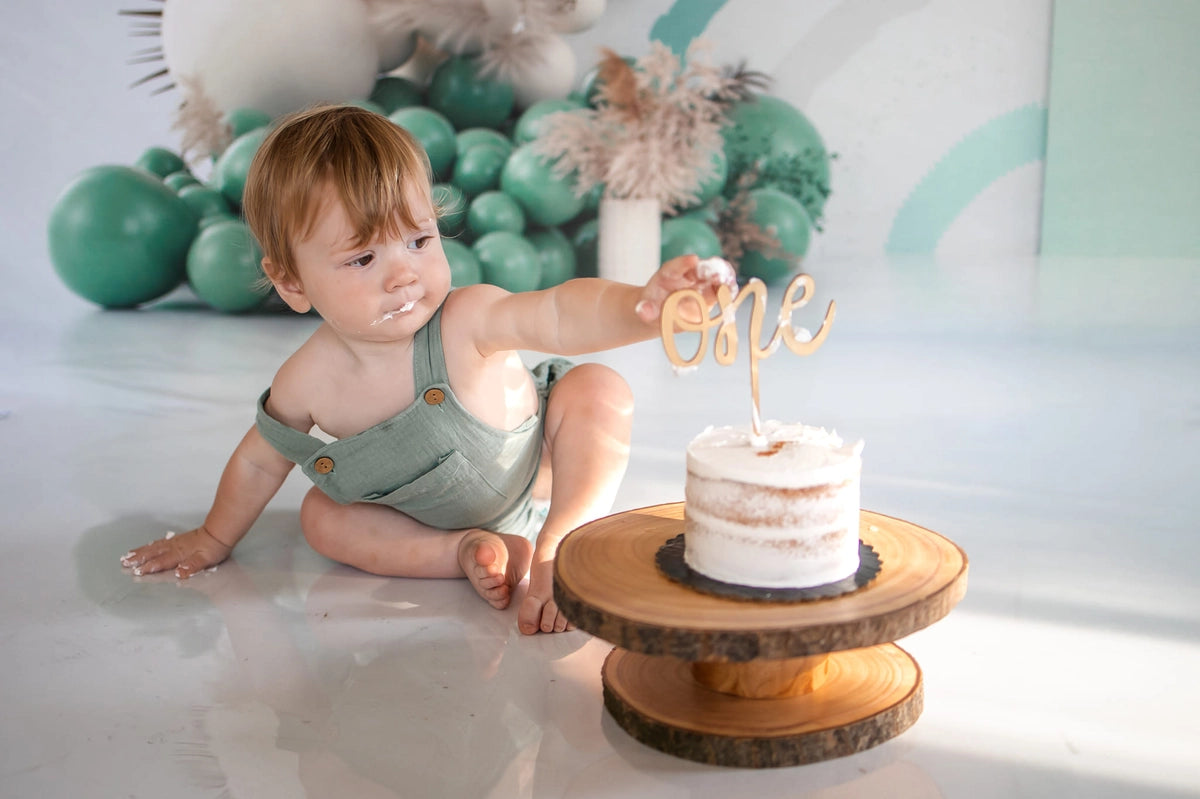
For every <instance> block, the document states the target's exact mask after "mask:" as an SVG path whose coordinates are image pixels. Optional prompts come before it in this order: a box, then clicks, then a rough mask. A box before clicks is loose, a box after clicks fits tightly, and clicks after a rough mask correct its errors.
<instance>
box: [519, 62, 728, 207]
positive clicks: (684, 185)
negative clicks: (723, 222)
mask: <svg viewBox="0 0 1200 799" xmlns="http://www.w3.org/2000/svg"><path fill="white" fill-rule="evenodd" d="M709 49H710V48H709V45H708V43H707V42H706V41H704V40H702V39H697V40H695V41H693V42H692V44H691V46H690V47H689V48H688V51H687V54H686V58H685V64H681V63H680V59H679V57H678V56H677V55H675V53H673V52H672V51H671V50H670V48H668V47H667V46H666V45H664V44H662V43H661V42H652V43H651V45H650V51H649V52H648V53H647V54H646V55H645V56H643V57H642V58H639V59H638V60H637V61H636V63H635V64H633V65H630V64H629V63H627V62H626V61H625V60H624V59H622V58H621V57H620V56H618V55H617V54H616V53H613V52H612V51H608V50H606V51H604V52H603V54H602V58H601V61H600V65H599V70H598V74H599V80H598V81H597V84H598V88H597V93H596V100H595V108H584V109H579V110H576V111H564V112H559V113H557V114H554V115H551V116H548V117H546V129H547V130H546V133H545V134H544V135H543V136H541V137H539V139H538V140H537V142H536V144H535V146H536V147H537V148H538V151H539V152H541V153H542V154H543V155H544V156H545V157H547V158H549V159H551V160H554V161H555V162H556V163H555V170H556V171H557V172H558V173H559V174H560V175H563V176H568V175H569V176H570V177H571V178H572V179H573V180H574V182H575V190H576V192H577V193H578V194H579V195H581V196H582V195H584V194H587V193H588V192H589V191H591V190H592V189H593V188H594V187H595V186H596V185H597V184H603V186H604V193H605V196H606V197H611V198H627V199H644V198H654V199H657V200H658V201H659V203H660V205H661V206H662V207H663V209H664V211H666V212H667V213H673V212H674V211H675V210H676V209H678V208H682V207H686V206H689V205H692V204H694V203H695V202H696V201H697V199H698V191H699V189H700V186H701V185H702V184H703V182H704V181H705V180H707V179H709V178H711V177H712V176H713V175H714V174H715V170H716V165H715V164H714V158H713V156H714V154H715V153H716V152H717V151H718V150H719V149H721V148H722V147H723V146H724V139H723V137H722V135H721V128H722V127H723V126H724V125H725V123H726V121H727V117H726V110H727V104H728V103H727V101H725V100H723V99H720V98H723V97H725V96H727V95H728V93H729V92H731V91H733V87H734V83H735V82H734V80H733V79H732V78H730V77H727V76H725V75H724V74H723V73H722V72H721V70H719V69H718V68H717V67H715V66H713V65H712V64H710V63H709V61H708V60H707V58H706V57H705V55H706V53H707V51H708V50H709Z"/></svg>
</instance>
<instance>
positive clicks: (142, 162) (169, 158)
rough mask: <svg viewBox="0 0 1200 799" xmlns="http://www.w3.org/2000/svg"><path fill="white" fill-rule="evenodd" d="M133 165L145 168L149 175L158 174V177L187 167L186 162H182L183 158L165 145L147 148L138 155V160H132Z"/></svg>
mask: <svg viewBox="0 0 1200 799" xmlns="http://www.w3.org/2000/svg"><path fill="white" fill-rule="evenodd" d="M133 165H134V166H136V167H139V168H141V169H144V170H146V171H147V172H149V173H150V174H151V175H158V177H159V178H165V177H166V176H167V175H169V174H171V173H172V172H178V171H179V170H181V169H187V164H185V163H184V162H183V159H182V158H180V157H179V156H178V155H177V154H176V153H173V152H171V151H170V150H168V149H167V148H165V147H149V148H147V149H146V151H145V152H143V153H142V154H141V155H140V156H138V160H136V161H134V162H133Z"/></svg>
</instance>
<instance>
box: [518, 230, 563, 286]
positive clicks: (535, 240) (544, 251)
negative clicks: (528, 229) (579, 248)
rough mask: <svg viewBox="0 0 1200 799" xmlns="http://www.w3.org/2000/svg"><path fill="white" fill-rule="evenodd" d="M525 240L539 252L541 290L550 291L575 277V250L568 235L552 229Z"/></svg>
mask: <svg viewBox="0 0 1200 799" xmlns="http://www.w3.org/2000/svg"><path fill="white" fill-rule="evenodd" d="M525 238H527V239H529V243H530V244H532V245H533V248H534V249H535V250H537V252H538V262H539V264H540V265H541V268H542V277H541V280H540V281H539V282H538V288H539V289H548V288H550V287H551V286H557V285H558V284H559V283H562V282H563V281H564V280H570V279H571V278H573V277H575V248H574V247H572V246H571V240H570V239H568V238H567V234H565V233H563V232H562V231H561V230H559V229H558V228H553V227H552V228H545V229H544V230H536V231H534V232H532V233H529V234H528V235H526V236H525Z"/></svg>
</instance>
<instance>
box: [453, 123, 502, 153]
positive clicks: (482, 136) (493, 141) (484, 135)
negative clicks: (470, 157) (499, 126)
mask: <svg viewBox="0 0 1200 799" xmlns="http://www.w3.org/2000/svg"><path fill="white" fill-rule="evenodd" d="M454 143H455V147H456V149H457V152H458V157H459V158H462V157H463V154H464V153H465V152H466V151H467V150H469V149H471V148H472V147H475V146H477V145H480V144H490V145H492V146H494V147H499V148H501V149H502V150H504V154H505V155H512V151H513V141H512V139H510V138H508V137H507V136H505V135H504V134H503V133H501V132H500V131H498V130H494V129H492V128H467V129H466V130H460V131H459V132H458V134H457V135H456V136H455V137H454Z"/></svg>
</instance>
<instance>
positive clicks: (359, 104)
mask: <svg viewBox="0 0 1200 799" xmlns="http://www.w3.org/2000/svg"><path fill="white" fill-rule="evenodd" d="M346 105H351V106H354V107H355V108H361V109H363V110H365V111H370V112H371V113H372V114H379V116H381V117H385V116H387V115H388V112H387V111H384V110H383V106H382V105H380V104H379V103H377V102H375V101H374V100H365V99H361V98H360V99H358V100H349V101H347V103H346Z"/></svg>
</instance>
